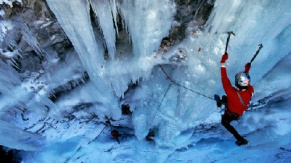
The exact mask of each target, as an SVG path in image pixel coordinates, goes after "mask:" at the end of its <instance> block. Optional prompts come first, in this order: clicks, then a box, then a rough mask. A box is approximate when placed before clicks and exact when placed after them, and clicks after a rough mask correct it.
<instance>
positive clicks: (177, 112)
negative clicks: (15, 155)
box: [0, 0, 291, 162]
mask: <svg viewBox="0 0 291 163" xmlns="http://www.w3.org/2000/svg"><path fill="white" fill-rule="evenodd" d="M46 2H47V4H48V6H49V8H50V10H51V11H52V12H53V13H54V15H55V17H56V19H57V22H58V23H59V24H60V26H61V28H62V29H63V31H64V32H65V34H66V36H67V37H68V39H69V40H70V42H71V43H72V45H73V48H74V49H67V50H64V52H63V53H64V57H60V54H58V53H57V52H56V51H55V50H54V49H53V48H51V47H46V48H43V47H41V46H40V44H39V42H38V40H37V38H36V36H34V34H33V32H32V31H30V29H29V27H28V26H27V24H25V23H23V22H24V21H25V19H19V20H17V22H16V21H15V22H13V21H12V20H7V21H6V20H5V19H3V20H2V19H0V27H1V29H0V30H1V34H0V41H1V47H0V53H1V58H3V59H1V60H0V85H1V87H0V100H1V104H0V116H1V120H0V121H1V124H0V133H8V134H1V135H2V136H1V137H0V144H1V145H4V146H6V147H9V148H12V149H19V150H23V151H25V152H23V158H24V162H30V161H31V162H54V161H60V162H77V161H80V160H82V161H83V162H91V161H93V162H96V160H97V162H114V161H116V162H118V161H124V162H137V161H139V160H140V158H142V159H143V161H142V162H167V161H170V162H178V161H179V160H183V158H187V159H188V160H192V161H193V160H194V157H191V156H189V151H190V152H198V151H199V150H200V151H201V153H200V154H197V156H199V157H200V158H201V161H202V160H203V159H206V158H208V157H207V154H205V155H206V156H205V155H204V153H203V152H205V153H209V152H210V153H211V154H213V153H215V150H217V151H219V152H221V151H222V152H224V150H226V149H227V148H226V147H223V146H224V145H226V146H227V147H230V148H231V150H227V152H228V153H230V154H234V153H236V152H241V151H242V150H240V149H233V148H232V146H231V145H230V144H231V143H230V141H229V140H224V139H221V138H219V135H220V136H221V137H224V136H225V135H226V134H225V133H224V132H223V131H221V130H220V128H219V127H217V126H218V125H217V124H218V123H219V121H220V112H219V110H218V109H217V108H216V105H215V102H214V101H213V100H211V98H212V97H213V95H214V94H220V95H222V94H223V93H224V92H223V89H222V85H221V81H220V73H219V72H220V63H219V61H220V58H221V55H222V54H223V53H224V48H225V42H226V37H227V32H228V31H234V33H235V36H231V38H230V44H229V47H228V53H229V60H228V61H227V65H226V66H227V69H228V75H229V77H230V78H231V77H233V76H234V75H235V74H236V73H237V72H240V71H243V69H244V65H245V63H247V62H249V61H250V60H251V58H252V57H253V55H254V53H255V52H256V50H257V48H258V45H259V44H261V43H262V44H263V45H264V47H263V49H262V50H261V52H260V54H259V55H258V57H257V58H256V60H255V61H254V62H253V63H252V69H251V71H250V75H251V78H252V80H251V83H252V85H253V86H254V88H255V95H254V97H253V103H254V104H255V105H256V106H259V107H263V105H264V106H265V107H268V109H269V108H273V110H274V117H276V120H273V119H272V115H270V114H268V113H266V112H264V111H262V110H260V109H259V110H256V108H253V109H251V110H254V112H252V113H253V115H250V114H247V115H246V117H245V118H243V119H242V120H241V123H240V125H241V126H243V132H245V134H249V135H250V136H249V137H250V139H251V140H253V141H260V140H258V139H257V138H256V136H258V135H259V133H262V134H267V135H268V134H273V135H274V136H273V137H271V139H272V141H273V142H275V143H274V144H275V146H276V149H274V151H273V149H270V150H269V151H267V152H266V153H264V155H267V154H276V152H277V151H278V150H283V149H284V150H283V151H285V153H287V154H286V155H287V156H286V157H285V158H286V159H285V160H290V153H289V155H288V150H289V149H287V146H288V145H290V142H291V141H290V138H289V139H288V136H289V137H290V133H291V131H290V130H289V129H288V127H290V125H289V124H290V119H289V120H288V117H287V116H288V115H290V108H289V109H288V107H286V106H290V105H291V104H290V102H288V99H290V88H291V84H290V83H291V81H290V55H291V54H290V52H291V47H290V45H291V38H290V35H291V11H290V9H289V7H290V6H291V1H276V2H275V1H269V0H262V1H251V0H249V1H243V0H236V1H232V0H223V1H222V0H217V1H215V3H214V6H213V8H212V11H211V14H210V16H209V18H208V20H207V22H206V23H205V24H204V25H199V20H198V19H196V18H195V19H193V20H190V21H189V22H188V23H187V26H186V27H185V29H184V30H185V34H186V37H185V38H184V39H181V40H179V41H177V42H175V43H173V44H170V45H161V42H162V41H163V39H165V38H167V37H169V36H170V35H171V32H173V31H172V30H173V29H175V27H179V26H180V25H181V22H179V21H177V20H176V19H175V16H176V14H177V4H176V3H177V2H178V1H174V0H163V1H157V0H74V1H72V0H62V1H60V0H46ZM211 2H214V1H207V2H203V3H211ZM3 3H6V4H9V5H11V4H10V3H11V1H0V4H3ZM200 7H201V6H200ZM200 7H197V8H198V10H199V9H200ZM185 12H186V11H185ZM0 13H1V17H4V16H5V13H3V10H0ZM195 15H196V16H197V13H196V14H195ZM17 23H18V24H17ZM50 23H51V22H49V23H48V24H46V25H49V24H50ZM15 25H17V26H15ZM19 25H20V26H19ZM43 27H45V24H43ZM15 29H18V30H17V32H20V33H21V35H22V37H23V40H25V41H26V43H27V44H28V45H29V46H30V47H31V48H32V49H33V51H35V52H36V55H38V56H39V57H41V58H44V61H43V62H42V64H41V68H39V69H37V68H36V69H37V70H36V71H23V72H21V73H20V72H17V71H16V70H15V68H13V66H15V65H17V64H15V63H13V62H11V60H12V61H13V58H16V57H23V56H22V55H23V54H21V52H22V51H23V49H20V48H18V49H17V48H15V49H14V50H9V46H11V45H13V46H11V47H15V46H16V44H15V42H13V41H14V39H15V37H16V34H15V35H9V31H12V30H15ZM52 37H53V36H52ZM50 39H51V40H52V39H53V38H50ZM9 58H10V59H9ZM4 61H5V62H4ZM7 61H9V62H7ZM160 65H161V66H162V67H160ZM163 71H164V72H165V73H166V74H165V73H164V72H163ZM166 75H169V76H170V78H171V80H173V81H175V83H178V84H179V85H180V86H179V85H176V84H175V83H171V82H170V81H169V80H167V76H166ZM72 88H74V89H72ZM185 88H186V89H185ZM187 88H188V89H187ZM67 90H70V91H67ZM191 90H195V91H197V92H199V93H202V94H203V96H201V94H197V93H195V92H193V91H191ZM205 96H206V97H205ZM280 100H283V101H284V102H283V104H284V105H283V106H281V105H282V104H280V103H275V102H276V101H280ZM269 101H273V102H274V103H275V104H274V105H272V104H268V102H269ZM122 105H128V106H130V112H132V115H131V116H124V115H122V110H121V107H122ZM279 108H282V110H284V112H286V114H285V115H284V114H281V113H280V112H279V111H278V110H280V109H279ZM15 109H16V110H18V112H16V113H15V114H14V113H13V112H14V110H15ZM268 109H267V110H268ZM17 113H18V114H17ZM5 114H7V115H15V116H14V117H13V116H5ZM261 114H266V117H263V116H261ZM258 119H262V123H261V124H260V125H257V126H256V124H258V123H256V121H257V120H258ZM106 120H111V121H112V122H111V123H113V124H111V125H110V127H109V126H108V123H106V122H105V121H106ZM281 120H282V121H281ZM2 122H3V123H2ZM272 122H274V123H275V125H274V126H275V127H274V126H273V125H272V124H271V123H272ZM283 122H286V124H285V123H283ZM124 124H125V125H126V126H127V127H128V130H126V129H124V128H123V129H120V130H121V131H122V132H123V133H122V134H123V140H124V145H122V143H121V145H120V146H117V145H114V144H115V143H116V142H115V141H114V140H112V139H110V138H108V137H106V136H105V134H104V133H109V129H108V128H110V129H112V128H114V127H113V126H115V127H116V126H123V125H124ZM248 125H249V126H248ZM276 125H278V126H277V127H276ZM201 126H206V130H207V129H209V131H210V133H205V130H204V129H205V128H201ZM207 126H208V127H209V126H215V127H217V128H218V129H217V128H216V129H214V130H211V128H207ZM123 127H124V126H123ZM268 127H274V128H271V129H270V128H268ZM193 129H194V131H193V132H192V130H193ZM282 130H283V131H282ZM14 131H17V134H16V135H15V136H14V138H11V136H12V134H11V133H12V132H14ZM152 131H154V132H155V138H154V142H155V145H153V144H151V143H148V142H146V141H144V139H145V137H146V136H147V135H148V133H149V132H152ZM253 133H254V134H253ZM215 134H218V136H213V135H215ZM124 135H126V136H124ZM21 136H23V139H19V137H21ZM280 136H282V138H284V141H278V139H279V137H280ZM277 138H278V139H277ZM262 141H264V142H265V144H267V143H266V142H267V141H268V137H267V136H266V137H263V138H262ZM212 143H213V144H215V145H217V146H218V147H217V146H214V145H211V144H212ZM193 144H194V145H193ZM262 144H263V143H260V142H257V143H255V145H254V146H251V147H250V148H252V147H253V148H254V150H255V151H256V152H259V151H260V149H259V148H264V147H265V146H268V145H262ZM208 145H209V146H210V148H209V149H207V148H206V147H205V146H208ZM163 147H165V148H163ZM196 147H197V148H196ZM278 148H279V149H278ZM93 149H94V150H93ZM187 149H189V151H187ZM232 149H233V150H232ZM268 149H269V148H268ZM95 150H97V152H96V153H97V155H96V156H92V155H90V152H91V151H95ZM122 150H125V151H126V152H127V153H126V152H124V153H123V152H122ZM27 151H38V152H39V153H35V152H27ZM136 151H138V153H137V155H136V156H134V154H133V153H135V152H136ZM286 151H287V152H286ZM219 152H217V153H219ZM289 152H290V151H289ZM217 153H215V154H213V155H212V156H213V158H208V159H210V160H212V161H213V160H215V159H221V160H224V161H233V158H224V157H223V156H222V155H221V154H217ZM250 153H251V152H249V151H247V152H245V154H250ZM58 154H60V155H58ZM147 154H148V155H147ZM145 155H146V156H147V157H146V158H143V156H145ZM186 155H188V156H186ZM101 156H102V157H103V158H101ZM119 156H120V157H119ZM174 156H177V157H174ZM119 158H120V159H121V160H118V159H119ZM202 158H203V159H202ZM235 158H239V157H236V156H235ZM122 159H124V160H122ZM271 159H272V160H275V159H276V158H273V157H272V158H271ZM185 160H186V159H184V160H183V161H185ZM254 160H255V159H254ZM252 161H253V160H252ZM266 161H267V160H266Z"/></svg>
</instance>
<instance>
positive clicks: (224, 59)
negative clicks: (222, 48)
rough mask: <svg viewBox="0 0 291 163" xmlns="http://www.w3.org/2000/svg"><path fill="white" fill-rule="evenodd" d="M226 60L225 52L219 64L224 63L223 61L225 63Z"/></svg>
mask: <svg viewBox="0 0 291 163" xmlns="http://www.w3.org/2000/svg"><path fill="white" fill-rule="evenodd" d="M227 59H228V54H227V52H225V53H224V54H223V56H222V58H221V61H220V63H225V61H226V60H227Z"/></svg>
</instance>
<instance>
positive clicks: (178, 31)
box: [169, 0, 215, 41]
mask: <svg viewBox="0 0 291 163" xmlns="http://www.w3.org/2000/svg"><path fill="white" fill-rule="evenodd" d="M214 2H215V0H175V3H176V5H177V7H176V9H177V13H176V15H175V20H176V21H177V22H178V23H179V24H180V26H178V27H175V26H174V27H172V29H171V32H170V36H169V38H170V39H173V40H174V41H181V40H183V39H184V38H185V37H186V33H185V32H186V28H187V25H188V23H189V22H191V21H193V20H194V21H196V25H197V26H198V28H201V27H202V26H203V25H204V24H205V23H206V21H207V20H208V17H209V15H210V13H211V11H212V8H213V6H214Z"/></svg>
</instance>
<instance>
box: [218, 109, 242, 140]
mask: <svg viewBox="0 0 291 163" xmlns="http://www.w3.org/2000/svg"><path fill="white" fill-rule="evenodd" d="M239 118H240V116H238V115H231V114H228V112H227V111H226V112H225V113H224V115H222V118H221V124H222V125H223V126H224V127H225V128H226V129H227V130H228V131H229V132H230V133H232V135H233V136H234V137H235V138H236V139H237V140H243V139H244V138H243V137H242V136H241V135H240V134H239V133H238V132H237V131H236V129H235V128H234V127H233V126H232V125H231V124H230V122H232V121H233V120H238V119H239Z"/></svg>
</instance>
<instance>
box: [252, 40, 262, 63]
mask: <svg viewBox="0 0 291 163" xmlns="http://www.w3.org/2000/svg"><path fill="white" fill-rule="evenodd" d="M262 48H263V44H259V49H258V50H257V52H256V54H255V55H254V56H253V58H252V60H251V62H250V63H252V62H253V61H254V60H255V58H256V57H257V55H258V54H259V52H260V50H261V49H262Z"/></svg>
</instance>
